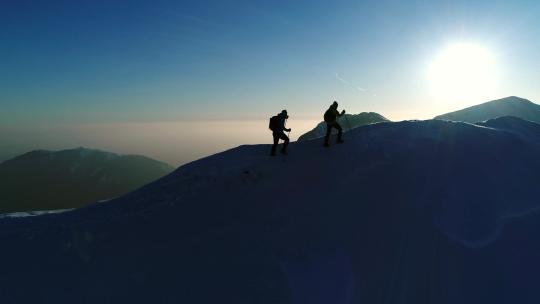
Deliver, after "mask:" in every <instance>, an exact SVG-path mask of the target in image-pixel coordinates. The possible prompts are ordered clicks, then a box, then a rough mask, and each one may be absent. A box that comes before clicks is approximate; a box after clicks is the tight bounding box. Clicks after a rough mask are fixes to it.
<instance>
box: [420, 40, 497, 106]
mask: <svg viewBox="0 0 540 304" xmlns="http://www.w3.org/2000/svg"><path fill="white" fill-rule="evenodd" d="M428 77H429V81H430V83H431V90H432V93H433V94H434V97H435V98H436V99H437V100H438V101H441V102H448V103H450V102H451V103H470V102H473V101H481V100H484V99H487V98H490V97H492V96H494V94H495V91H496V88H497V76H496V63H495V56H494V55H493V54H492V53H491V52H490V51H489V50H488V49H486V48H484V47H482V46H480V45H477V44H473V43H457V44H453V45H450V46H448V47H447V48H445V49H443V50H442V51H441V52H440V53H439V54H438V55H437V56H436V57H435V59H434V60H433V61H432V62H431V64H430V66H429V70H428Z"/></svg>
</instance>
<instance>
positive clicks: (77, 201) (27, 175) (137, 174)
mask: <svg viewBox="0 0 540 304" xmlns="http://www.w3.org/2000/svg"><path fill="white" fill-rule="evenodd" d="M173 170H174V168H173V167H171V166H170V165H168V164H165V163H163V162H159V161H156V160H153V159H150V158H148V157H144V156H138V155H118V154H114V153H109V152H104V151H99V150H92V149H86V148H78V149H71V150H63V151H57V152H52V151H45V150H36V151H31V152H28V153H26V154H23V155H20V156H18V157H15V158H13V159H10V160H7V161H4V162H2V163H0V213H5V212H15V211H34V210H52V209H68V208H76V207H81V206H84V205H87V204H89V203H93V202H97V201H100V200H106V199H111V198H114V197H118V196H121V195H123V194H126V193H127V192H129V191H132V190H135V189H136V188H138V187H140V186H142V185H145V184H147V183H149V182H152V181H154V180H156V179H158V178H160V177H162V176H164V175H166V174H168V173H170V172H171V171H173Z"/></svg>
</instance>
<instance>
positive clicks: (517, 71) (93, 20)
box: [0, 0, 540, 124]
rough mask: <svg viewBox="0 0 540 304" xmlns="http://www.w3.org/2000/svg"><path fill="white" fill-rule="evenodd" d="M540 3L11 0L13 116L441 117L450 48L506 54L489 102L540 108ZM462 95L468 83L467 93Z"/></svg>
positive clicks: (0, 57) (8, 68) (8, 98)
mask: <svg viewBox="0 0 540 304" xmlns="http://www.w3.org/2000/svg"><path fill="white" fill-rule="evenodd" d="M539 13H540V4H539V2H538V1H385V0H383V1H348V0H344V1H269V0H268V1H204V0H203V1H164V0H154V1H133V0H130V1H113V0H108V1H101V0H94V1H52V0H51V1H28V0H16V1H11V0H1V1H0V28H1V30H0V106H1V108H2V110H1V111H0V122H2V123H10V124H29V123H40V124H54V123H74V124H78V123H127V122H130V123H131V122H133V123H136V122H163V121H191V120H208V119H211V120H251V119H266V118H267V117H268V116H269V115H271V114H274V113H276V112H278V111H279V110H281V109H282V108H287V109H288V110H289V113H290V114H291V118H298V119H300V118H305V119H320V116H321V113H322V111H324V109H325V108H326V107H327V106H328V104H329V103H330V102H331V101H332V100H334V99H337V100H339V101H340V103H341V105H342V106H343V107H344V108H346V109H347V110H349V112H361V111H375V112H378V113H380V114H382V115H385V116H387V117H389V118H391V119H395V120H399V119H408V118H411V119H412V118H430V117H433V116H435V115H437V114H440V113H441V112H446V111H449V110H455V109H459V108H462V107H463V106H465V105H472V104H475V103H479V102H482V101H487V100H459V101H458V100H456V101H455V103H453V102H449V101H448V100H446V101H439V100H438V97H434V96H433V95H432V94H430V93H429V91H430V87H429V81H428V80H426V69H427V66H428V65H429V62H430V61H431V60H432V59H433V58H434V56H436V54H437V53H438V52H439V51H440V50H441V49H444V47H445V45H448V44H451V43H453V42H455V41H468V42H473V43H476V44H479V45H482V46H485V47H486V48H487V49H489V50H490V51H491V52H493V53H494V54H495V55H496V56H497V68H498V71H499V74H498V75H497V77H498V78H497V81H498V82H497V83H498V85H497V88H496V90H493V92H489V96H487V95H486V98H487V97H494V98H497V97H504V96H508V95H517V96H521V97H525V98H529V99H531V100H533V101H536V102H538V101H540V89H539V86H538V79H540V64H539V60H538V54H540V42H539V40H540V19H538V18H537V16H539V15H540V14H539ZM456 89H457V90H459V88H456Z"/></svg>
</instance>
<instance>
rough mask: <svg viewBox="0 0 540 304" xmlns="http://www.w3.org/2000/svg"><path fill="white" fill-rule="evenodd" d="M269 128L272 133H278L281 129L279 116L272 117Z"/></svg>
mask: <svg viewBox="0 0 540 304" xmlns="http://www.w3.org/2000/svg"><path fill="white" fill-rule="evenodd" d="M268 128H269V129H270V130H272V131H276V130H277V129H278V128H279V117H278V116H277V115H275V116H272V117H270V122H269V123H268Z"/></svg>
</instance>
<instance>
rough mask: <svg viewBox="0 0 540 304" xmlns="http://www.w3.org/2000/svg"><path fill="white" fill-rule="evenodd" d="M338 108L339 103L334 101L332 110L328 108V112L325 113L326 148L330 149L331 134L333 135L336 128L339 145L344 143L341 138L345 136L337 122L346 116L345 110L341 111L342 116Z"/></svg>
mask: <svg viewBox="0 0 540 304" xmlns="http://www.w3.org/2000/svg"><path fill="white" fill-rule="evenodd" d="M337 108H338V103H337V101H334V103H332V105H331V106H330V108H328V110H326V112H325V113H324V121H325V122H326V136H325V137H324V146H325V147H330V144H328V140H329V139H330V134H332V128H336V130H337V131H338V135H337V136H338V137H337V143H338V144H341V143H343V139H341V137H342V136H343V129H342V128H341V126H340V125H339V123H338V122H337V118H338V117H341V116H343V115H345V110H343V111H341V114H340V113H339V112H338V109H337Z"/></svg>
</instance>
